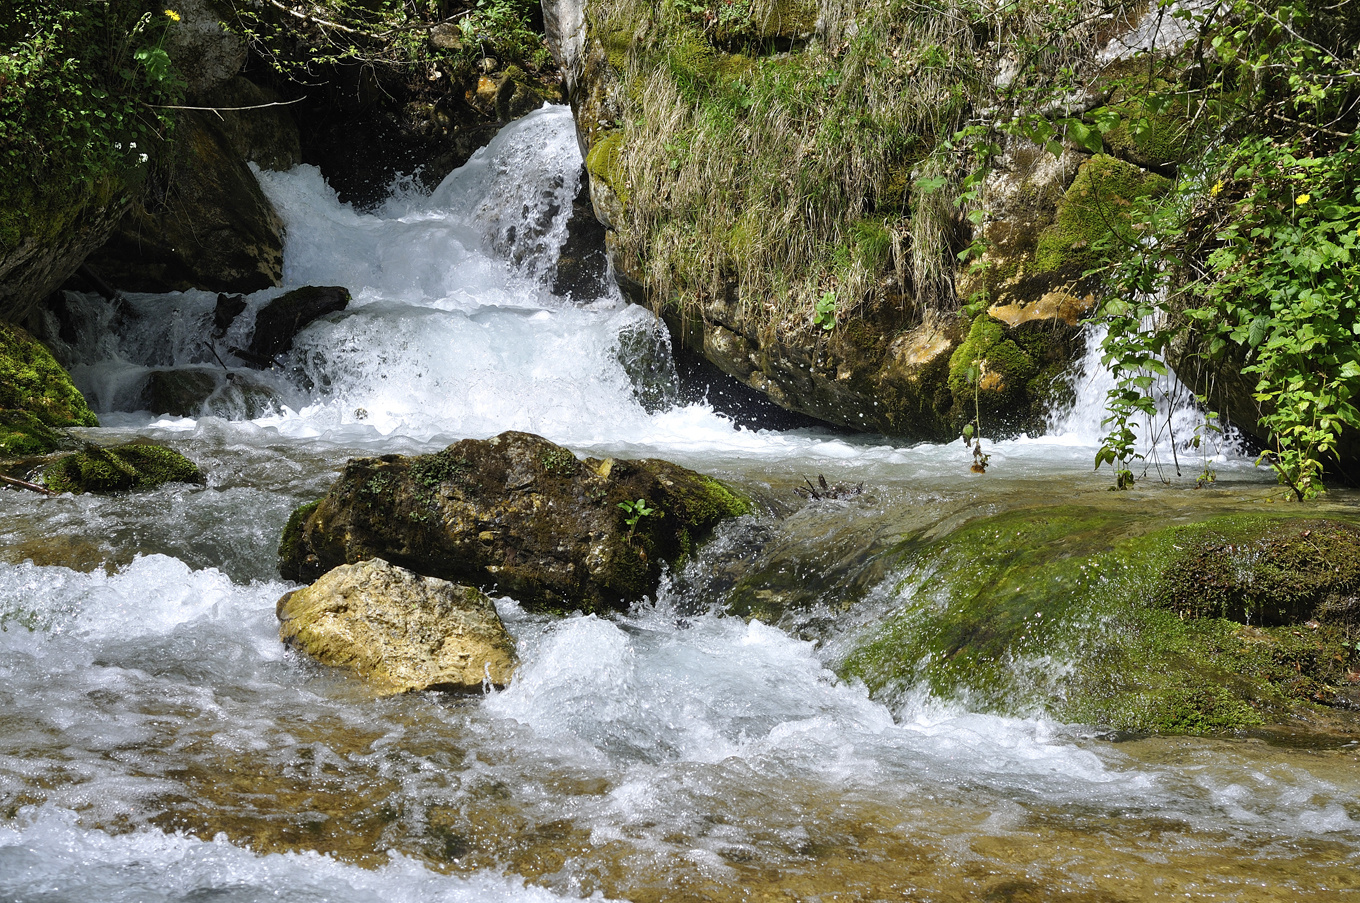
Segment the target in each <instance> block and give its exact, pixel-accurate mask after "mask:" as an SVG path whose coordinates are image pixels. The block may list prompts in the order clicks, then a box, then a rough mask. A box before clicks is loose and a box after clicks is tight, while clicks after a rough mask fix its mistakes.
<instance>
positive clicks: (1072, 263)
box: [1034, 154, 1170, 279]
mask: <svg viewBox="0 0 1360 903" xmlns="http://www.w3.org/2000/svg"><path fill="white" fill-rule="evenodd" d="M1169 185H1170V182H1169V181H1168V180H1167V179H1165V178H1163V177H1162V176H1159V175H1156V174H1155V173H1149V172H1144V171H1143V170H1141V169H1139V168H1138V167H1137V166H1134V165H1133V164H1132V163H1126V162H1124V161H1123V160H1117V159H1115V158H1114V157H1111V156H1109V155H1107V154H1097V155H1096V156H1094V157H1092V158H1091V159H1090V160H1087V161H1086V162H1085V163H1083V164H1082V166H1081V168H1080V169H1079V170H1078V171H1077V177H1076V179H1075V180H1073V182H1072V186H1071V187H1070V188H1068V189H1067V193H1066V194H1064V195H1063V199H1062V201H1060V202H1059V204H1058V217H1057V221H1056V222H1055V223H1053V225H1051V226H1049V227H1047V228H1046V229H1044V231H1043V232H1042V233H1041V234H1040V235H1039V241H1038V245H1037V247H1036V249H1035V255H1034V263H1035V269H1036V271H1038V272H1054V273H1063V274H1067V275H1069V276H1070V277H1071V278H1074V279H1076V278H1079V277H1081V276H1082V274H1083V273H1085V272H1086V271H1087V270H1090V269H1092V268H1094V267H1098V266H1100V265H1102V264H1104V263H1107V262H1109V261H1110V260H1111V259H1113V258H1114V256H1116V255H1117V254H1118V253H1119V252H1120V251H1121V249H1122V248H1124V247H1126V246H1128V245H1129V244H1131V243H1132V241H1133V235H1132V233H1131V231H1130V227H1129V223H1130V211H1131V209H1132V206H1133V204H1134V203H1135V202H1136V201H1138V200H1140V199H1142V198H1146V197H1150V196H1156V195H1159V194H1161V193H1162V192H1164V191H1165V190H1166V189H1167V187H1168V186H1169Z"/></svg>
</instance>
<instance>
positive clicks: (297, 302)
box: [232, 285, 350, 367]
mask: <svg viewBox="0 0 1360 903" xmlns="http://www.w3.org/2000/svg"><path fill="white" fill-rule="evenodd" d="M349 302H350V294H349V289H347V288H343V287H341V286H338V285H309V286H305V287H303V288H298V289H293V290H292V291H291V292H285V293H284V294H282V295H279V296H278V297H277V298H275V299H274V300H273V301H270V302H269V303H268V304H266V305H265V306H264V307H262V308H260V312H259V313H257V314H256V315H255V333H254V335H253V336H252V337H251V339H250V347H249V348H247V349H245V351H244V353H242V352H241V351H238V350H237V349H235V348H233V349H232V353H233V354H236V355H238V356H239V357H241V358H243V359H244V360H246V361H249V362H250V363H251V364H253V365H255V366H258V367H268V366H269V365H270V363H271V362H273V360H274V358H276V357H277V356H279V355H280V354H283V353H284V352H286V351H287V350H288V349H289V348H292V347H293V339H295V338H297V334H298V333H300V332H302V330H304V329H306V328H307V326H308V325H309V324H310V323H311V322H312V321H313V320H316V319H318V318H320V317H324V316H325V315H326V314H331V313H335V312H336V311H341V310H344V309H345V308H346V307H348V306H349Z"/></svg>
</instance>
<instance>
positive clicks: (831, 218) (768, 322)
mask: <svg viewBox="0 0 1360 903" xmlns="http://www.w3.org/2000/svg"><path fill="white" fill-rule="evenodd" d="M1099 8H1100V4H1098V3H1093V2H1084V0H1062V2H1057V3H1029V2H1026V3H1019V4H1009V5H1005V6H1003V7H994V6H990V5H984V4H980V3H972V2H967V0H953V2H947V3H942V4H931V5H929V6H925V5H921V4H916V3H910V2H905V0H888V2H855V0H842V2H831V0H827V2H823V3H822V4H820V6H818V5H817V4H816V3H812V2H807V0H802V2H797V0H781V2H772V0H743V2H733V3H705V2H676V0H665V2H661V3H652V2H643V0H607V2H601V3H598V4H594V5H592V7H591V8H590V13H589V14H590V15H592V16H593V17H594V22H593V25H594V28H595V32H596V33H597V34H599V35H600V36H601V40H602V42H603V44H604V45H605V48H606V53H607V57H608V59H609V62H610V65H611V66H613V67H614V68H616V69H618V70H619V71H620V73H621V75H622V76H623V79H624V83H625V86H626V90H624V91H623V92H622V95H623V96H622V98H621V100H620V105H621V107H622V110H621V111H620V116H619V118H620V120H621V123H620V124H621V127H622V137H615V136H612V135H611V136H609V137H607V138H604V141H606V142H613V143H612V144H610V145H609V153H608V162H609V166H608V173H607V180H608V182H609V184H610V186H611V187H612V188H613V189H614V190H615V192H616V193H618V194H620V195H622V194H623V193H625V192H626V193H627V195H628V201H627V203H626V204H625V208H626V212H627V216H628V218H629V222H628V223H627V226H626V228H621V229H620V230H619V235H620V238H621V239H622V241H623V242H624V243H625V244H624V246H623V247H622V248H621V249H620V250H622V251H623V253H625V254H626V255H629V257H630V258H631V259H632V260H634V261H638V262H641V265H642V266H643V267H645V269H644V270H643V279H644V282H645V283H646V285H647V287H648V289H649V290H650V291H651V292H652V293H653V294H654V296H655V297H657V298H660V299H664V300H665V301H667V302H672V301H675V302H678V303H680V304H681V305H692V306H696V307H697V306H699V305H702V303H703V302H704V301H705V300H706V299H709V298H714V297H723V296H727V295H729V294H730V293H735V296H736V298H737V299H739V302H740V304H741V306H742V308H743V310H744V312H746V313H747V315H748V316H751V318H752V319H753V320H755V321H756V322H758V323H762V324H764V325H765V326H767V327H768V328H770V329H771V330H773V331H774V332H776V333H779V332H782V331H786V330H791V329H799V328H803V327H806V326H807V325H808V324H809V323H811V322H812V321H813V320H814V318H815V317H816V315H817V303H818V302H819V301H823V300H824V299H826V298H827V297H829V296H830V297H834V299H835V308H836V315H837V316H838V317H839V318H841V319H844V318H845V317H847V316H852V315H853V312H854V310H855V309H856V308H857V307H859V305H861V304H862V303H864V302H865V301H866V300H869V299H870V298H874V297H876V296H877V297H880V298H881V297H884V296H887V295H902V296H907V297H914V298H915V300H916V301H917V302H918V303H919V304H921V305H923V306H926V307H933V308H935V309H946V310H947V309H952V308H953V307H954V306H956V300H955V298H954V295H953V287H952V277H953V269H954V266H955V260H954V257H955V255H956V253H957V252H958V251H960V250H961V249H962V247H963V246H964V245H966V244H967V242H968V226H967V224H966V222H965V218H964V216H963V211H962V209H961V205H960V203H959V202H958V199H959V196H960V194H961V193H965V192H966V191H967V190H968V188H969V186H967V185H964V184H962V182H963V179H964V175H965V172H966V168H965V167H961V166H960V165H959V159H960V156H959V155H960V151H959V149H958V148H955V147H954V146H953V145H951V144H950V143H949V142H950V139H951V138H952V136H955V135H956V134H959V133H961V132H962V131H963V130H965V129H966V128H967V127H968V126H969V123H970V122H972V121H974V120H976V119H977V117H979V115H980V114H981V113H982V109H981V108H982V107H983V106H984V105H986V104H988V103H993V102H995V101H996V95H997V89H996V88H995V85H994V83H993V81H994V77H995V74H996V64H997V61H998V59H999V58H1000V57H1001V56H1002V55H1005V54H1016V53H1018V54H1022V55H1023V56H1024V58H1025V60H1026V63H1027V65H1028V69H1027V70H1026V71H1027V72H1029V73H1040V74H1042V79H1043V80H1044V81H1045V83H1046V84H1047V83H1049V82H1050V81H1051V80H1052V78H1054V77H1058V76H1055V75H1054V73H1057V72H1059V71H1060V70H1061V69H1062V66H1063V62H1064V61H1065V60H1067V59H1068V58H1069V57H1071V56H1072V55H1073V53H1074V52H1075V50H1076V49H1077V48H1078V47H1079V46H1084V44H1083V42H1085V41H1089V40H1091V35H1090V34H1088V33H1087V32H1085V31H1083V30H1082V28H1080V27H1078V26H1077V24H1076V23H1078V22H1080V21H1081V19H1082V17H1083V16H1088V15H1090V14H1091V13H1092V12H1093V11H1095V10H1097V9H1099ZM1027 77H1028V76H1026V77H1021V78H1017V79H1015V80H1014V81H1013V82H1012V84H1011V86H1010V87H1009V88H1008V89H1007V91H1009V92H1011V93H1012V94H1014V95H1015V96H1017V97H1019V96H1021V95H1023V93H1024V91H1025V90H1027V89H1026V85H1027V82H1026V78H1027ZM1036 77H1039V76H1037V75H1036ZM1062 77H1066V76H1062ZM987 115H988V117H989V118H990V117H992V116H1000V117H1004V115H1005V113H1004V109H1002V108H1001V107H997V108H996V109H993V110H991V111H989V113H988V114H987ZM984 131H985V129H984ZM601 162H603V160H601ZM597 168H598V167H597ZM593 171H594V170H593ZM824 306H825V305H824ZM824 318H825V315H824Z"/></svg>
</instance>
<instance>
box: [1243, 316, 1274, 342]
mask: <svg viewBox="0 0 1360 903" xmlns="http://www.w3.org/2000/svg"><path fill="white" fill-rule="evenodd" d="M1269 329H1270V320H1269V318H1267V317H1257V318H1256V319H1254V320H1252V321H1251V327H1250V328H1249V329H1248V331H1247V346H1248V347H1249V348H1255V347H1257V346H1258V345H1260V344H1261V342H1262V341H1264V340H1265V337H1266V332H1267V330H1269Z"/></svg>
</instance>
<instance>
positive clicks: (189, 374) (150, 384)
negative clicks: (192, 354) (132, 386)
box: [142, 368, 218, 417]
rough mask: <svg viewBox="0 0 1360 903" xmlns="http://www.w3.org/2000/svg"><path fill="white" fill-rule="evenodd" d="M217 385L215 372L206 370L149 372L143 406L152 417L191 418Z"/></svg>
mask: <svg viewBox="0 0 1360 903" xmlns="http://www.w3.org/2000/svg"><path fill="white" fill-rule="evenodd" d="M217 385H218V382H217V373H215V372H213V371H212V370H210V369H207V368H184V369H179V370H152V371H151V372H150V373H149V374H148V375H147V378H146V386H145V387H144V388H143V389H142V407H143V408H144V409H145V410H148V411H150V412H151V413H153V414H171V415H174V416H175V417H192V416H193V415H195V414H197V413H198V412H199V410H200V409H201V408H202V407H203V402H205V401H207V400H208V396H210V395H212V393H213V392H216V391H217Z"/></svg>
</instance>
